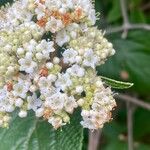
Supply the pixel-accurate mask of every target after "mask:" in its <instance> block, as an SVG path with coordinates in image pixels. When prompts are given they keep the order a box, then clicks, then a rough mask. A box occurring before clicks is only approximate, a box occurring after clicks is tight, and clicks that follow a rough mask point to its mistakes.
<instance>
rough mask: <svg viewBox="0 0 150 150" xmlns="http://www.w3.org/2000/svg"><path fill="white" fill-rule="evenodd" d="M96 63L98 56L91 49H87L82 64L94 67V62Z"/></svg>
mask: <svg viewBox="0 0 150 150" xmlns="http://www.w3.org/2000/svg"><path fill="white" fill-rule="evenodd" d="M97 63H98V57H97V56H96V55H94V52H93V50H92V49H89V50H87V51H86V52H85V54H84V61H83V65H85V66H88V67H92V68H93V69H94V68H95V66H96V64H97Z"/></svg>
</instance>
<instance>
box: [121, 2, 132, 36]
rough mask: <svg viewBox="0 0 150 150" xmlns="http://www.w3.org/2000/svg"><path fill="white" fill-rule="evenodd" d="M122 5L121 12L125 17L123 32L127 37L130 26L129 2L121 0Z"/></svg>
mask: <svg viewBox="0 0 150 150" xmlns="http://www.w3.org/2000/svg"><path fill="white" fill-rule="evenodd" d="M120 6H121V12H122V17H123V22H124V23H123V31H124V32H123V34H122V37H123V38H126V37H127V34H128V26H129V24H130V23H129V19H128V13H127V4H126V0H120Z"/></svg>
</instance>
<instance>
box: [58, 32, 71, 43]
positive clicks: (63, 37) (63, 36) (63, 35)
mask: <svg viewBox="0 0 150 150" xmlns="http://www.w3.org/2000/svg"><path fill="white" fill-rule="evenodd" d="M69 41H70V37H69V35H67V32H66V31H65V30H61V31H59V32H58V33H57V34H56V43H57V44H58V45H59V46H63V45H64V44H65V43H67V42H69Z"/></svg>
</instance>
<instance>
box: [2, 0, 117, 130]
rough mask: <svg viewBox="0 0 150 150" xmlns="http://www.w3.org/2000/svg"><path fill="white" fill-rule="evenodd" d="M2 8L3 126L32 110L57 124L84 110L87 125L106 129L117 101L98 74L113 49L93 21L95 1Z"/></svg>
mask: <svg viewBox="0 0 150 150" xmlns="http://www.w3.org/2000/svg"><path fill="white" fill-rule="evenodd" d="M0 13H1V14H2V15H1V16H0V21H1V23H0V126H1V127H8V124H9V121H10V119H11V113H12V112H13V111H15V110H19V111H18V116H19V117H21V118H24V117H27V115H28V112H29V111H30V110H32V111H34V112H35V116H36V117H39V118H43V119H45V120H47V121H48V122H49V123H50V124H51V125H52V126H53V127H54V128H55V129H57V128H59V127H61V126H63V125H65V124H67V123H69V121H70V117H71V115H70V114H72V113H73V112H74V110H75V109H76V108H78V107H79V108H80V109H81V116H82V118H83V121H81V124H82V126H83V127H85V128H89V129H98V128H102V127H103V125H104V123H106V122H109V121H110V120H111V111H112V110H113V108H114V107H115V106H116V103H115V100H114V99H113V93H112V91H111V89H110V88H109V87H106V86H104V83H103V82H102V80H101V78H100V77H98V76H97V72H96V66H97V65H101V64H104V63H105V61H106V60H107V58H108V57H109V56H112V55H114V53H115V51H114V49H113V46H112V44H111V43H109V42H108V41H107V39H106V38H104V34H103V33H102V31H100V30H98V29H97V28H96V27H94V26H93V25H94V24H95V22H96V14H95V9H94V7H93V4H92V2H91V0H57V1H56V0H18V1H15V2H14V4H13V5H12V6H7V8H2V9H1V11H0Z"/></svg>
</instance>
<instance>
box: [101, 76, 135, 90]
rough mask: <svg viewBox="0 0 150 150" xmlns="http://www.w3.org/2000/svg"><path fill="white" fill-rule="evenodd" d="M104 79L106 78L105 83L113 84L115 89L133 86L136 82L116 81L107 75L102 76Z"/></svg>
mask: <svg viewBox="0 0 150 150" xmlns="http://www.w3.org/2000/svg"><path fill="white" fill-rule="evenodd" d="M101 78H102V80H104V82H105V84H106V85H108V86H111V87H112V88H115V89H128V88H130V87H132V86H133V85H134V84H133V83H129V82H122V81H116V80H113V79H110V78H107V77H103V76H101Z"/></svg>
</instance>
